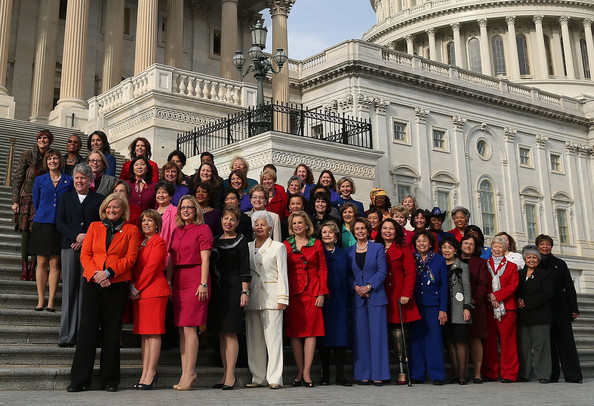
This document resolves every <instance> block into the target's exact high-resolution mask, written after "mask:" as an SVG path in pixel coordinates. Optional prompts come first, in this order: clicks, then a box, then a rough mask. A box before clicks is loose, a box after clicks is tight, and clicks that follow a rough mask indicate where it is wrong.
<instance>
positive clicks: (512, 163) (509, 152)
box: [499, 127, 524, 233]
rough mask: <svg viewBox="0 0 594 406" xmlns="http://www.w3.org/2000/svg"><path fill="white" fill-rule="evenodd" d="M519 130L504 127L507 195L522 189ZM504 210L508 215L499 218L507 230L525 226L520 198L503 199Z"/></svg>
mask: <svg viewBox="0 0 594 406" xmlns="http://www.w3.org/2000/svg"><path fill="white" fill-rule="evenodd" d="M517 133H518V130H516V129H515V128H510V127H505V128H504V129H503V138H504V140H505V144H504V150H505V155H506V157H507V159H503V160H502V162H501V166H502V169H503V173H504V178H503V187H504V190H505V194H506V195H507V196H517V195H518V192H519V191H520V184H519V181H518V173H517V170H518V166H519V165H518V162H517V157H516V144H515V143H514V139H515V137H516V134H517ZM503 205H504V210H505V211H506V212H507V216H501V218H500V219H499V221H500V223H502V224H501V227H502V228H504V229H505V230H511V231H512V232H513V233H516V232H518V231H521V230H522V229H523V228H524V227H522V226H520V225H521V224H523V220H522V206H521V201H520V199H503Z"/></svg>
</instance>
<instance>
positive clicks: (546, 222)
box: [534, 134, 556, 235]
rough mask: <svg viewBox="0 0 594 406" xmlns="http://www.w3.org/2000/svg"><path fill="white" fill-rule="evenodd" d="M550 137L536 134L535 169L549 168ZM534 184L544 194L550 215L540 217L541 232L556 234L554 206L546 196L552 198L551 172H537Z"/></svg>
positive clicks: (544, 200)
mask: <svg viewBox="0 0 594 406" xmlns="http://www.w3.org/2000/svg"><path fill="white" fill-rule="evenodd" d="M548 139H549V138H548V137H546V136H544V135H542V134H535V136H534V140H535V142H536V150H535V152H536V153H535V160H534V167H535V168H547V167H548V154H547V151H546V144H547V141H548ZM535 175H536V176H535V179H534V182H535V183H536V185H537V186H538V188H539V190H540V191H541V192H542V194H543V196H545V198H544V199H542V205H543V207H544V209H543V212H544V213H550V215H544V216H541V217H538V219H539V220H542V221H541V222H540V224H539V225H540V230H539V231H540V232H541V233H543V234H549V235H552V234H554V230H555V228H556V225H555V220H554V218H553V216H552V214H553V204H552V201H551V199H547V198H546V196H552V195H553V194H552V191H551V182H549V176H550V175H549V172H548V171H536V173H535Z"/></svg>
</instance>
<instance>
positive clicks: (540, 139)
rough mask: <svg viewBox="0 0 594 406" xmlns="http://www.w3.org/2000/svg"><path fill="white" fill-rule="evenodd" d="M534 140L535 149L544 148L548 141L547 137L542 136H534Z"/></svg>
mask: <svg viewBox="0 0 594 406" xmlns="http://www.w3.org/2000/svg"><path fill="white" fill-rule="evenodd" d="M534 140H535V141H536V146H537V147H539V148H544V147H545V145H547V141H548V140H549V137H547V136H546V135H542V134H535V135H534Z"/></svg>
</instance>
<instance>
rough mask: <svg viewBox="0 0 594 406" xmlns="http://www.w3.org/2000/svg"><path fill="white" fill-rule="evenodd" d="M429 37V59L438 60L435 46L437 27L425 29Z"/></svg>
mask: <svg viewBox="0 0 594 406" xmlns="http://www.w3.org/2000/svg"><path fill="white" fill-rule="evenodd" d="M425 32H426V33H427V36H428V37H429V59H431V60H432V61H437V48H436V47H435V28H429V29H428V30H425Z"/></svg>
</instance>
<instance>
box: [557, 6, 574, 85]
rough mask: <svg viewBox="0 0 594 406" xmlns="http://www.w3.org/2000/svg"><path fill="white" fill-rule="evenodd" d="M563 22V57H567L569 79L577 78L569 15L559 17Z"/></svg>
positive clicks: (566, 64) (560, 21)
mask: <svg viewBox="0 0 594 406" xmlns="http://www.w3.org/2000/svg"><path fill="white" fill-rule="evenodd" d="M559 23H560V24H561V37H562V41H563V58H565V67H566V68H567V79H575V68H574V67H573V50H572V49H571V39H570V35H569V26H568V25H569V17H567V16H562V17H560V18H559Z"/></svg>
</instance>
